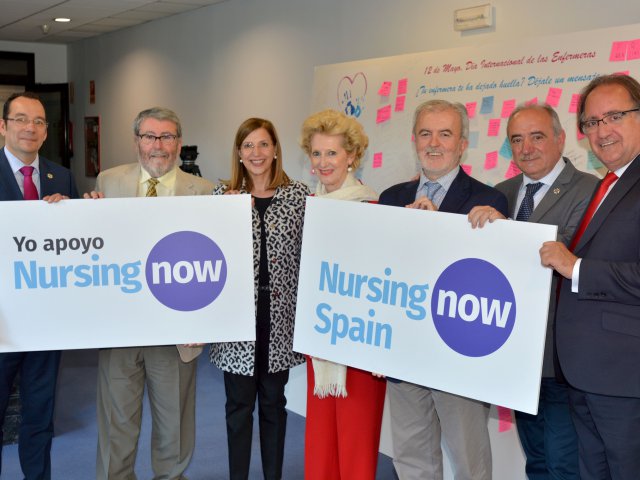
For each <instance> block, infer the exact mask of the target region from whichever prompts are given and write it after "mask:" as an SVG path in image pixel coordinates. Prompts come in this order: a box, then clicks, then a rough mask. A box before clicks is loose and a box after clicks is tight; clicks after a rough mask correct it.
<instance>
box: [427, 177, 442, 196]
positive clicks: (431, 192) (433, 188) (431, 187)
mask: <svg viewBox="0 0 640 480" xmlns="http://www.w3.org/2000/svg"><path fill="white" fill-rule="evenodd" d="M441 188H442V185H440V184H439V183H438V182H431V181H429V182H427V183H425V184H424V187H423V190H424V191H425V194H426V196H427V198H428V199H429V200H431V201H433V197H435V196H436V193H437V192H438V190H440V189H441Z"/></svg>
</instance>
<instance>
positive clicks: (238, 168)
mask: <svg viewBox="0 0 640 480" xmlns="http://www.w3.org/2000/svg"><path fill="white" fill-rule="evenodd" d="M259 128H264V129H265V130H266V131H267V133H268V134H269V136H270V137H271V141H272V142H273V145H274V146H275V149H276V152H275V156H274V158H273V162H271V180H270V183H269V186H268V188H269V189H272V188H274V189H275V188H278V187H282V186H286V185H289V184H290V183H291V179H290V178H289V176H288V175H287V174H286V173H285V171H284V169H283V168H282V147H280V140H278V134H277V133H276V128H275V127H274V126H273V123H271V122H270V121H269V120H265V119H264V118H255V117H253V118H247V119H246V120H245V121H244V122H242V123H241V124H240V126H239V127H238V131H237V132H236V137H235V140H234V141H233V149H232V151H231V179H230V180H226V181H225V182H224V183H225V184H226V185H227V186H228V187H229V189H230V190H240V188H242V185H243V183H244V186H245V189H246V190H247V191H248V192H251V190H253V182H252V181H251V176H250V175H249V174H248V173H247V169H246V167H245V166H244V165H243V164H242V163H240V146H241V145H242V142H243V141H244V139H245V138H247V137H248V136H249V134H250V133H251V132H254V131H256V130H258V129H259Z"/></svg>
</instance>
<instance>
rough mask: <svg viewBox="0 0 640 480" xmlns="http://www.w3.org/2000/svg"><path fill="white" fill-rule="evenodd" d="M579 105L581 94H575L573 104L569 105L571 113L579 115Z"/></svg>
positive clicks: (572, 96)
mask: <svg viewBox="0 0 640 480" xmlns="http://www.w3.org/2000/svg"><path fill="white" fill-rule="evenodd" d="M579 103H580V94H579V93H574V94H573V95H571V103H570V104H569V113H577V112H578V104H579Z"/></svg>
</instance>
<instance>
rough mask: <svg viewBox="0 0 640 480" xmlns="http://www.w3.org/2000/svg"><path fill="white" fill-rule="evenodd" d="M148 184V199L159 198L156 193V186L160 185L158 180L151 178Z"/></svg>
mask: <svg viewBox="0 0 640 480" xmlns="http://www.w3.org/2000/svg"><path fill="white" fill-rule="evenodd" d="M147 183H148V184H149V187H148V188H147V195H146V196H147V197H157V196H158V192H156V185H158V183H160V182H158V179H157V178H153V177H152V178H150V179H149V180H147Z"/></svg>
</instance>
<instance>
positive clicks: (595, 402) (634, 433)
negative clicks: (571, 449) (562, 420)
mask: <svg viewBox="0 0 640 480" xmlns="http://www.w3.org/2000/svg"><path fill="white" fill-rule="evenodd" d="M569 401H570V405H571V415H572V417H573V423H574V424H575V426H576V432H577V433H578V448H579V460H580V476H581V478H582V480H637V479H638V478H640V434H639V432H640V398H627V397H611V396H608V395H598V394H595V393H587V392H583V391H581V390H576V389H575V388H571V387H570V388H569Z"/></svg>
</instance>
